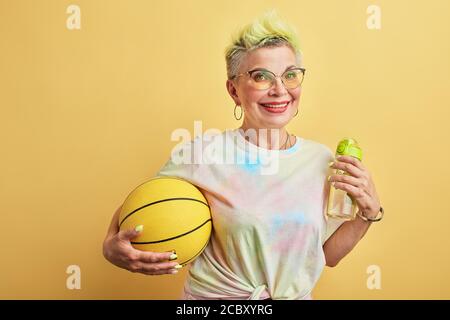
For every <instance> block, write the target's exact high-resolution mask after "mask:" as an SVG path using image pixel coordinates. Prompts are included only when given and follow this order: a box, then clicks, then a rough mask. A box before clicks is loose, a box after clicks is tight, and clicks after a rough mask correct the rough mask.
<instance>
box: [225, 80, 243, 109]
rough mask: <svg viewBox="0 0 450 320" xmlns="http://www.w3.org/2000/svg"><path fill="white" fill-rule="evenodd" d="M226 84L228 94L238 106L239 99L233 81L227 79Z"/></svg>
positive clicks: (239, 103)
mask: <svg viewBox="0 0 450 320" xmlns="http://www.w3.org/2000/svg"><path fill="white" fill-rule="evenodd" d="M226 86H227V90H228V93H229V94H230V97H231V98H232V99H233V101H234V103H235V104H236V105H237V106H240V105H241V99H239V97H238V95H237V90H236V86H235V83H234V82H233V81H232V80H227V83H226Z"/></svg>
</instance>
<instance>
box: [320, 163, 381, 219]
mask: <svg viewBox="0 0 450 320" xmlns="http://www.w3.org/2000/svg"><path fill="white" fill-rule="evenodd" d="M331 168H335V169H339V170H344V171H345V172H346V173H347V174H348V175H339V174H334V175H331V176H330V177H329V181H330V182H331V183H333V182H334V187H335V188H336V189H341V190H344V191H346V192H347V193H348V194H349V195H351V196H352V198H353V199H355V201H356V203H357V205H358V209H359V211H360V212H361V213H362V214H363V215H364V216H366V217H369V218H374V217H376V216H377V215H378V212H379V211H380V200H379V199H378V195H377V192H376V190H375V184H374V183H373V181H372V177H371V175H370V173H369V171H368V170H367V169H366V168H365V167H364V166H363V165H362V163H361V161H359V160H358V159H356V158H354V157H351V156H339V157H337V159H336V161H334V163H333V165H331Z"/></svg>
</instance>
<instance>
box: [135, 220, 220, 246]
mask: <svg viewBox="0 0 450 320" xmlns="http://www.w3.org/2000/svg"><path fill="white" fill-rule="evenodd" d="M209 221H212V219H208V220H206V221H205V222H203V223H202V224H201V225H199V226H198V227H195V228H194V229H192V230H190V231H188V232H185V233H183V234H180V235H178V236H175V237H172V238H168V239H163V240H157V241H147V242H135V241H131V244H152V243H160V242H165V241H169V240H173V239H177V238H180V237H183V236H185V235H187V234H189V233H192V232H194V231H195V230H197V229H200V228H201V227H203V226H204V225H205V224H206V223H208V222H209Z"/></svg>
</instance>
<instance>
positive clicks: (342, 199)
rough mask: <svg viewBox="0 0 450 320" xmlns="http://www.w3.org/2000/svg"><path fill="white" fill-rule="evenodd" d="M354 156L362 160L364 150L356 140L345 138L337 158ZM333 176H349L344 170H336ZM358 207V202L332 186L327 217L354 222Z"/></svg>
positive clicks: (340, 144) (337, 151)
mask: <svg viewBox="0 0 450 320" xmlns="http://www.w3.org/2000/svg"><path fill="white" fill-rule="evenodd" d="M341 155H342V156H352V157H355V158H356V159H358V160H360V161H361V159H362V150H361V148H360V147H359V146H358V142H356V140H355V139H351V138H344V139H342V140H341V141H340V142H339V144H338V146H337V148H336V157H337V156H341ZM332 174H342V175H349V174H348V173H346V172H345V171H344V170H338V169H335V170H334V172H333V173H332ZM357 210H358V206H357V204H356V201H355V200H354V199H353V198H352V197H351V196H350V195H349V194H347V192H346V191H344V190H341V189H336V188H335V187H333V185H332V184H330V193H329V196H328V205H327V211H326V212H327V216H328V217H330V218H339V219H343V220H353V219H355V217H356V212H357Z"/></svg>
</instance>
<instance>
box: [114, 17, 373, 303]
mask: <svg viewBox="0 0 450 320" xmlns="http://www.w3.org/2000/svg"><path fill="white" fill-rule="evenodd" d="M225 56H226V62H227V74H228V79H227V81H226V87H227V90H228V93H229V94H230V97H231V98H232V99H233V101H234V103H235V105H236V108H235V116H236V118H237V119H240V118H241V117H238V116H237V114H236V109H237V107H238V106H239V107H241V108H242V110H243V121H242V125H241V126H240V127H239V128H236V129H234V130H225V131H224V132H222V133H219V134H218V135H216V136H218V137H219V138H220V139H211V137H208V136H207V135H204V136H201V137H197V138H195V139H193V140H192V141H189V142H187V143H186V144H185V145H184V146H183V147H180V148H178V150H180V152H183V151H186V152H187V151H189V150H198V149H199V150H200V151H201V153H200V154H199V153H196V152H193V155H194V156H193V157H192V158H191V157H190V156H189V157H188V159H189V160H190V161H188V162H186V161H182V162H180V161H177V157H176V156H177V154H172V158H171V159H169V161H168V162H167V163H166V164H165V165H164V166H163V168H161V170H160V171H159V172H158V176H174V177H179V178H182V179H185V180H187V181H189V182H190V183H192V184H194V185H196V186H197V187H199V189H200V190H201V191H202V192H203V194H204V196H205V198H206V199H207V201H208V204H209V205H210V209H211V217H212V220H213V230H212V233H211V238H210V241H209V243H208V244H207V246H206V248H205V250H204V251H203V252H202V254H201V255H199V256H198V257H197V259H196V260H194V261H193V262H192V265H191V268H190V269H189V274H188V277H187V279H186V282H185V286H184V296H183V297H184V298H185V299H231V300H233V299H310V298H311V291H312V290H313V288H314V286H315V284H316V283H317V280H318V279H319V277H320V274H321V272H322V270H323V268H324V266H325V265H329V266H334V265H336V264H337V262H338V261H339V260H340V259H341V258H342V257H343V256H345V254H347V253H348V252H349V251H350V250H351V249H352V248H353V247H354V245H355V244H356V242H357V241H359V240H360V238H361V237H362V234H363V233H364V232H365V231H366V230H367V227H368V223H367V222H365V221H362V220H358V221H352V222H346V223H344V225H345V228H346V229H347V231H350V232H344V234H343V233H342V232H339V231H340V230H341V228H342V227H340V226H341V224H342V222H340V221H332V220H326V218H325V215H324V211H325V207H326V200H327V196H328V195H327V192H328V190H329V184H328V181H327V175H328V174H329V171H330V169H329V168H328V163H329V162H330V161H332V160H334V157H333V153H332V151H331V150H330V149H329V148H328V147H326V146H325V145H323V144H321V143H318V142H315V141H312V140H308V139H304V138H302V137H298V136H295V135H291V134H289V133H288V132H287V131H286V129H285V127H286V125H287V124H288V123H289V122H290V121H291V120H292V119H293V118H294V117H295V115H296V114H297V112H298V106H299V102H300V96H301V85H302V82H303V79H304V75H305V69H304V68H303V66H302V65H301V55H300V50H299V48H298V44H297V39H296V35H295V32H294V31H293V29H292V28H291V27H289V26H288V25H287V24H285V23H284V22H283V21H282V20H281V19H280V18H279V17H278V16H277V15H276V14H275V13H274V12H269V13H268V14H265V15H263V16H262V17H261V18H260V19H257V20H255V21H254V22H253V23H251V24H250V25H248V26H246V27H245V28H243V30H242V31H241V32H240V33H239V34H238V35H237V36H236V37H235V38H234V39H233V41H232V43H231V44H230V46H229V47H228V48H227V50H226V53H225ZM241 115H242V114H241ZM217 141H219V143H218V142H217ZM222 142H224V143H222ZM211 150H213V151H214V152H211V153H210V154H211V155H212V157H217V156H218V155H221V156H223V157H224V158H226V159H232V160H234V161H231V162H229V161H226V162H216V161H213V162H202V161H198V160H199V159H198V156H201V154H202V153H203V154H204V153H207V152H208V151H211ZM236 150H239V151H240V152H236ZM236 154H237V155H240V156H237V157H235V156H234V155H236ZM230 155H231V156H230ZM178 156H180V155H178ZM240 160H244V162H242V161H240ZM247 160H249V161H247ZM249 162H251V163H249ZM336 165H337V162H336ZM348 166H350V164H348ZM361 168H362V167H361ZM350 172H352V170H350ZM364 176H368V175H367V174H366V173H365V172H364ZM355 181H356V182H357V183H358V184H359V183H360V181H359V180H355ZM339 227H340V228H339ZM338 228H339V230H338V231H336V230H337V229H338ZM349 228H350V229H351V230H348V229H349ZM335 231H336V232H335ZM116 232H117V230H114V229H112V230H111V231H110V233H109V235H108V237H107V240H106V241H105V248H106V249H105V252H106V253H108V252H113V254H107V255H106V256H108V257H109V258H110V261H112V262H113V263H114V261H117V260H118V259H117V258H116V256H120V255H121V254H122V255H124V256H125V260H126V256H127V252H126V250H125V249H123V250H117V249H115V248H117V247H119V246H120V244H115V243H117V242H119V241H115V240H114V237H116V235H115V234H116ZM119 234H120V233H119ZM337 234H340V236H339V237H338V238H337V237H336V235H337ZM132 236H135V233H133V231H130V233H129V234H128V238H127V239H129V238H131V237H132ZM124 238H125V236H122V239H124ZM121 245H122V246H124V243H123V241H122V243H121ZM175 249H176V248H175ZM147 254H148V255H150V256H148V257H147V260H145V258H142V259H140V258H136V259H135V261H134V263H135V264H136V263H138V264H139V268H138V272H142V273H146V274H163V273H171V269H172V268H173V265H171V264H169V263H168V262H167V261H166V260H167V259H168V256H167V257H164V256H162V255H160V256H154V257H153V256H151V253H147ZM139 256H142V254H141V255H139ZM119 260H122V261H123V259H119ZM136 260H137V262H136ZM126 261H128V260H126ZM149 261H151V263H149ZM121 266H122V267H125V268H127V266H123V264H121ZM135 269H136V268H135ZM140 270H142V271H140Z"/></svg>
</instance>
